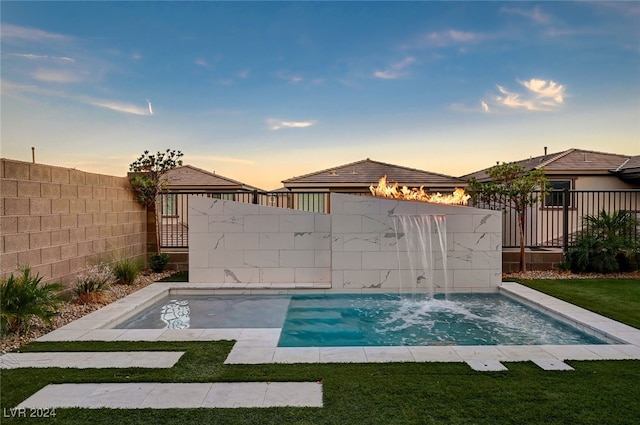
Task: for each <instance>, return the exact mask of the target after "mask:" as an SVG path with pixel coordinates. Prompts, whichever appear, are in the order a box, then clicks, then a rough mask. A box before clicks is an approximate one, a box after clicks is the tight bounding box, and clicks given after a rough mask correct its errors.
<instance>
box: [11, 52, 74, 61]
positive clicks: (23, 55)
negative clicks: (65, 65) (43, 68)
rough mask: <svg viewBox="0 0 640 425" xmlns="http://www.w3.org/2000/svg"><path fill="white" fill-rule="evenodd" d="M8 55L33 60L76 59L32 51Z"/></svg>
mask: <svg viewBox="0 0 640 425" xmlns="http://www.w3.org/2000/svg"><path fill="white" fill-rule="evenodd" d="M7 56H13V57H16V58H22V59H28V60H33V61H53V62H75V59H73V58H69V57H66V56H49V55H34V54H31V53H9V54H8V55H7Z"/></svg>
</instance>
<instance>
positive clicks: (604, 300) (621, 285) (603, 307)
mask: <svg viewBox="0 0 640 425" xmlns="http://www.w3.org/2000/svg"><path fill="white" fill-rule="evenodd" d="M513 280H515V281H517V282H520V283H522V284H523V285H526V286H529V287H531V288H533V289H536V290H538V291H541V292H544V293H546V294H549V295H553V296H554V297H556V298H560V299H562V300H565V301H568V302H570V303H573V304H576V305H579V306H580V307H584V308H586V309H588V310H591V311H594V312H596V313H598V314H601V315H603V316H606V317H609V318H611V319H614V320H618V321H620V322H624V323H626V324H628V325H631V326H634V327H636V328H639V329H640V280H638V279H540V280H521V279H513Z"/></svg>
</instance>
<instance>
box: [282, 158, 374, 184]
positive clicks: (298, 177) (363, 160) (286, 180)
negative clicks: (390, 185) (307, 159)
mask: <svg viewBox="0 0 640 425" xmlns="http://www.w3.org/2000/svg"><path fill="white" fill-rule="evenodd" d="M367 161H371V160H370V159H369V158H367V159H361V160H359V161H354V162H350V163H348V164H344V165H338V166H337V167H330V168H325V169H324V170H320V171H314V172H313V173H307V174H302V175H300V176H293V177H290V178H288V179H285V180H282V183H284V182H288V181H289V180H293V179H302V178H305V177H309V176H315V175H318V174H322V173H326V172H328V171H331V170H335V169H336V168H343V167H348V166H351V165H355V164H359V163H361V162H367Z"/></svg>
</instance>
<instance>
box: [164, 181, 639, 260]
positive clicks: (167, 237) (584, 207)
mask: <svg viewBox="0 0 640 425" xmlns="http://www.w3.org/2000/svg"><path fill="white" fill-rule="evenodd" d="M341 193H347V194H350V195H358V196H371V194H370V193H369V192H341ZM189 196H201V197H206V198H214V199H224V200H229V201H236V202H244V203H251V204H257V205H266V206H271V207H279V208H290V209H296V210H300V211H310V212H317V213H329V212H330V211H331V204H330V198H329V193H328V192H284V191H276V192H261V191H253V192H221V191H216V192H202V191H201V192H167V193H163V194H161V197H160V205H159V207H160V211H161V227H160V229H161V242H160V243H161V247H162V248H165V249H169V248H187V247H188V246H189V232H188V229H189V223H188V209H189V201H188V199H189ZM534 196H536V197H537V198H538V201H537V202H536V203H535V204H534V205H533V206H531V207H530V208H528V209H527V210H526V211H525V223H526V226H525V233H524V238H525V246H526V247H529V248H562V249H566V248H567V247H568V246H569V245H570V244H571V242H572V241H573V240H574V239H575V237H576V235H577V234H578V232H580V231H581V230H582V229H583V217H585V216H587V215H592V216H597V215H598V214H599V213H600V212H601V211H603V210H604V211H606V212H608V213H610V214H611V213H613V212H615V211H629V212H632V213H634V214H636V215H637V216H638V217H639V218H640V189H630V190H568V189H565V190H557V191H553V192H551V193H550V194H548V195H547V196H545V197H541V196H538V194H534ZM478 207H479V208H487V209H493V210H502V211H504V214H503V216H502V220H503V232H502V246H503V247H504V248H512V247H519V246H520V230H519V224H518V214H517V212H515V211H513V210H511V209H510V208H508V207H506V206H504V205H499V204H491V205H489V204H486V205H478Z"/></svg>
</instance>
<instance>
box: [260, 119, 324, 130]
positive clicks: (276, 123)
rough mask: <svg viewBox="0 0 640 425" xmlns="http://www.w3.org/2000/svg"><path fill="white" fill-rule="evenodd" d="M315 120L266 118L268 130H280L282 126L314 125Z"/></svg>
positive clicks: (300, 126)
mask: <svg viewBox="0 0 640 425" xmlns="http://www.w3.org/2000/svg"><path fill="white" fill-rule="evenodd" d="M315 124H316V121H284V120H279V119H275V118H269V119H268V120H267V126H268V127H269V129H270V130H281V129H283V128H305V127H311V126H312V125H315Z"/></svg>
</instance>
